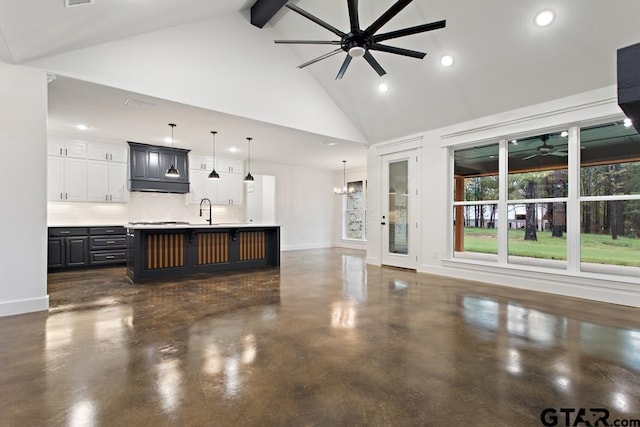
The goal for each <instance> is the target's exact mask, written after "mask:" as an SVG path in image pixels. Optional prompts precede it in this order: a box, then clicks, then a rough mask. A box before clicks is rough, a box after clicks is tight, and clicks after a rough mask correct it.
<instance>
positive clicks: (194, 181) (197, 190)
mask: <svg viewBox="0 0 640 427" xmlns="http://www.w3.org/2000/svg"><path fill="white" fill-rule="evenodd" d="M196 166H197V165H196ZM189 185H190V190H189V202H190V203H195V204H198V203H200V201H201V200H202V199H204V198H205V197H206V198H207V199H209V200H211V203H213V204H215V203H216V198H217V197H218V196H217V194H218V180H215V179H209V171H207V170H204V169H203V170H200V169H190V170H189Z"/></svg>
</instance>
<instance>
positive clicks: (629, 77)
mask: <svg viewBox="0 0 640 427" xmlns="http://www.w3.org/2000/svg"><path fill="white" fill-rule="evenodd" d="M618 105H619V106H620V108H622V111H624V113H625V114H626V115H627V117H628V118H630V119H631V121H632V123H633V127H635V128H636V130H637V131H638V132H640V43H637V44H634V45H631V46H627V47H623V48H621V49H618Z"/></svg>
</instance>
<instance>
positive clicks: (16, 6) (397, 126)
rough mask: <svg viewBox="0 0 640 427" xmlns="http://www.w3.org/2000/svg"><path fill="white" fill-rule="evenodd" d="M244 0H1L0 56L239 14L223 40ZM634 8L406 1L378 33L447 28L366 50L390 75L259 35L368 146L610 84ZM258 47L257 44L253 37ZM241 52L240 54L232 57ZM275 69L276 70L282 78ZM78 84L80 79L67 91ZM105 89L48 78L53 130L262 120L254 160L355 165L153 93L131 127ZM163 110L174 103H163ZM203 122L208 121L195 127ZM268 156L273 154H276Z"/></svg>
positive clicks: (125, 133)
mask: <svg viewBox="0 0 640 427" xmlns="http://www.w3.org/2000/svg"><path fill="white" fill-rule="evenodd" d="M394 2H395V1H394V0H361V1H360V7H359V10H360V21H361V24H362V26H363V27H364V26H367V25H368V24H369V23H371V22H372V21H373V20H374V19H375V18H376V17H377V16H379V15H380V14H382V13H383V12H384V11H385V10H386V9H387V8H388V7H389V6H390V5H392V4H393V3H394ZM252 3H253V1H251V0H226V1H224V2H222V1H218V2H212V1H210V0H183V1H180V2H176V1H173V0H95V4H94V5H91V6H80V7H76V8H74V9H64V8H63V7H62V4H63V0H56V1H51V0H30V1H28V2H26V1H24V0H0V59H2V60H4V61H5V62H13V63H25V62H26V61H33V60H37V59H38V58H40V59H41V58H47V57H52V56H54V55H58V54H60V53H61V52H73V51H76V50H78V49H83V48H89V47H91V46H94V45H97V44H99V43H106V42H109V41H118V40H124V39H127V38H130V37H132V36H135V35H136V34H143V33H148V32H152V31H157V30H162V29H164V28H167V27H175V28H178V26H181V25H186V24H188V23H189V22H195V21H202V20H207V19H212V20H215V19H220V20H223V19H225V16H228V15H229V14H238V13H239V14H240V15H242V16H243V21H242V22H246V25H237V32H238V33H237V34H230V35H229V41H228V43H233V42H234V39H235V38H236V37H237V36H238V35H239V34H245V33H247V34H248V33H253V32H255V31H256V29H255V27H252V26H251V25H250V24H249V22H248V13H247V8H248V7H250V6H251V4H252ZM295 3H296V4H297V5H298V6H299V7H302V8H303V9H305V10H307V11H309V12H311V13H313V14H315V15H316V16H318V17H320V18H321V19H323V20H325V21H326V22H328V23H330V24H332V25H333V26H335V27H337V28H339V29H342V30H346V29H347V28H348V18H347V6H346V1H341V0H336V1H331V2H328V1H326V0H297V1H295ZM547 8H548V9H552V10H554V11H555V12H556V19H555V21H554V22H553V24H552V25H551V26H549V27H546V28H538V27H536V26H535V25H534V24H533V19H534V16H535V14H536V12H538V11H540V10H542V9H547ZM638 16H640V2H639V1H637V0H615V1H602V0H570V1H567V0H530V1H526V2H522V1H514V0H485V1H482V2H480V1H466V2H452V1H447V0H414V2H413V3H412V4H410V5H409V6H408V7H407V8H406V9H405V10H403V11H402V12H400V13H399V14H398V15H397V16H396V17H395V18H394V19H393V20H392V21H391V22H390V23H389V24H387V25H386V26H385V27H383V29H382V31H391V30H395V29H398V28H402V27H407V26H413V25H418V24H422V23H426V22H431V21H436V20H440V19H446V20H447V27H446V28H445V29H442V30H437V31H433V32H428V33H424V34H418V35H413V36H408V37H404V38H400V39H396V40H390V41H388V42H387V44H390V45H395V46H399V47H404V48H408V49H415V50H420V51H424V52H427V53H428V55H427V57H426V58H425V59H424V60H418V59H413V58H405V57H399V56H396V55H392V54H386V53H381V52H380V53H379V52H375V53H374V56H375V57H376V58H377V59H378V61H379V62H380V63H381V65H382V66H383V67H384V68H385V69H386V71H387V72H388V74H387V75H386V76H385V77H384V78H382V79H380V78H379V77H378V76H377V74H376V73H375V72H374V71H373V70H372V69H371V68H370V67H369V66H368V64H366V63H365V62H364V60H362V59H355V60H354V61H353V62H352V64H351V66H350V68H349V70H348V71H347V73H346V75H345V78H344V79H342V80H338V81H336V80H334V78H335V75H336V73H337V71H338V69H339V67H340V65H341V63H342V61H343V59H344V54H339V55H336V56H333V57H331V58H329V59H326V60H324V61H321V62H319V63H316V64H313V65H311V66H309V67H307V68H305V69H302V70H298V69H296V68H295V66H296V65H297V64H301V63H303V62H306V61H307V60H309V59H312V58H314V57H316V56H319V55H322V54H324V53H326V52H328V51H330V50H332V46H308V45H305V46H288V45H269V46H268V49H269V52H271V53H270V55H272V57H274V58H275V55H274V53H276V52H280V51H286V52H288V53H289V54H290V55H292V57H293V58H294V59H295V60H296V61H297V62H296V63H292V64H290V65H289V64H288V65H289V66H290V68H291V73H306V74H307V75H309V76H312V78H313V79H315V80H316V81H317V83H318V84H319V85H320V87H321V88H323V89H324V90H325V91H326V93H327V94H328V95H329V97H330V98H331V99H333V101H334V102H335V104H336V108H338V109H340V110H341V111H342V112H343V113H344V114H345V115H346V117H347V118H348V119H349V120H350V121H351V122H352V123H353V125H354V126H355V127H356V128H357V129H358V130H359V131H360V132H361V133H362V135H364V137H365V138H366V141H367V142H368V143H375V142H380V141H385V140H390V139H397V138H402V137H404V136H407V135H411V134H414V133H418V132H421V131H425V130H429V129H434V128H440V127H443V126H447V125H451V124H455V123H459V122H463V121H467V120H472V119H475V118H478V117H482V116H487V115H491V114H496V113H500V112H503V111H508V110H511V109H515V108H519V107H523V106H527V105H531V104H535V103H540V102H544V101H548V100H551V99H556V98H560V97H564V96H568V95H572V94H576V93H580V92H584V91H588V90H592V89H596V88H601V87H605V86H609V85H613V84H615V82H616V62H615V59H616V49H618V48H620V47H623V46H627V45H630V44H634V43H637V42H640V33H639V32H638V30H637V19H638V18H637V17H638ZM259 31H260V33H259V35H260V36H261V37H264V38H265V39H266V40H268V41H270V40H273V39H321V40H323V39H326V40H332V39H335V36H333V34H332V33H330V32H328V31H327V30H325V29H323V28H321V27H319V26H318V25H316V24H314V23H313V22H311V21H308V20H307V19H305V18H304V17H302V16H300V15H298V14H296V13H293V12H292V11H289V10H287V9H283V10H282V11H280V12H279V13H278V15H276V17H275V18H274V19H273V20H272V21H271V22H270V23H269V24H268V25H267V26H266V27H265V28H264V29H262V30H259ZM194 45H195V43H194ZM158 49H162V46H159V47H158ZM260 49H261V50H263V51H264V50H265V49H266V48H265V46H260ZM276 50H277V51H276ZM79 52H82V50H80V51H79ZM206 53H207V54H209V53H210V52H206ZM445 53H446V54H451V55H453V56H454V58H455V64H454V66H453V67H451V68H443V67H442V66H441V65H440V64H439V58H440V56H441V55H443V54H445ZM203 54H205V52H203ZM251 54H252V53H251V52H237V55H251ZM262 54H264V52H262ZM261 57H262V56H261ZM262 65H263V66H268V67H270V66H271V64H266V63H263V64H262ZM254 68H255V69H254V70H253V72H255V75H256V77H258V76H260V73H261V69H260V66H256V67H254ZM245 71H246V70H245ZM292 75H293V74H292ZM286 79H287V76H284V77H283V81H286ZM381 80H384V81H385V82H386V83H388V85H389V86H390V90H389V92H387V93H386V94H381V93H379V92H377V91H376V87H377V84H378V83H379V82H380V81H381ZM277 83H278V84H279V86H278V87H279V88H280V87H282V89H279V90H283V91H284V90H286V87H287V86H286V84H281V83H282V82H277ZM76 84H77V85H79V86H78V87H77V88H76V89H74V85H76ZM78 88H82V89H81V90H80V89H78ZM93 91H95V92H93ZM105 92H108V90H105V89H104V88H95V87H91V88H88V87H87V86H86V85H83V84H81V83H77V82H76V83H74V82H73V81H67V80H65V79H62V78H59V79H57V80H56V81H54V82H53V83H52V85H51V95H52V98H51V108H52V110H51V114H52V118H51V127H52V129H54V130H55V131H59V132H66V131H69V128H68V124H69V123H72V122H75V121H77V120H79V118H78V116H77V114H79V112H85V113H89V112H90V111H92V110H94V109H95V110H96V111H98V112H99V116H100V118H99V120H102V122H100V121H98V120H96V121H95V123H96V124H95V125H92V129H93V132H94V134H95V135H97V136H98V137H103V138H115V139H123V140H126V139H134V137H135V138H137V139H140V140H142V142H153V141H155V140H156V139H157V138H159V136H164V135H165V134H166V131H167V130H168V127H167V126H166V123H168V122H169V121H175V122H176V123H178V128H176V140H179V139H184V141H185V142H186V143H188V144H195V145H194V148H197V149H200V148H204V147H205V146H206V144H207V135H208V131H209V130H210V128H211V127H212V126H214V127H217V128H219V130H220V137H219V141H220V144H221V145H222V144H232V143H237V141H238V140H242V139H243V138H244V137H245V136H252V135H248V134H246V131H248V130H251V129H256V132H258V130H257V129H260V130H261V131H264V132H266V133H265V134H266V135H269V136H268V137H263V138H262V139H263V140H267V141H265V144H264V147H265V152H264V153H259V152H258V150H259V148H258V147H259V144H260V142H259V141H260V140H259V139H258V138H257V135H258V134H257V133H256V135H254V136H256V143H255V146H256V148H255V149H256V157H258V156H263V155H264V157H265V160H267V159H268V160H272V159H271V158H268V156H272V157H278V158H279V159H282V160H283V161H286V162H297V163H298V164H306V163H309V164H315V165H317V167H323V168H324V167H326V165H328V164H332V163H335V162H336V161H337V162H338V165H337V166H336V167H334V169H338V168H340V166H341V164H340V163H339V160H341V159H342V158H343V157H344V158H346V159H347V160H350V157H349V156H351V155H352V153H357V154H355V156H356V157H359V158H360V159H362V160H361V161H364V149H363V148H361V146H360V145H358V144H347V143H345V142H344V141H341V142H342V144H341V145H338V146H335V147H326V146H323V145H322V144H321V142H322V141H323V140H325V139H331V138H326V137H323V136H321V135H318V134H313V133H308V132H302V131H295V130H292V129H290V128H283V127H279V126H274V125H269V124H266V123H261V122H258V121H255V120H252V121H251V120H250V121H246V122H245V121H242V120H241V119H240V118H238V117H232V116H229V115H228V114H222V113H213V112H211V111H198V109H194V110H190V109H189V108H188V107H186V106H183V105H175V104H173V105H172V104H171V103H162V102H161V101H160V100H157V105H158V107H157V108H156V109H155V111H154V110H151V111H146V112H145V115H144V116H142V117H143V118H141V119H140V121H139V122H138V123H131V122H132V120H131V117H132V116H131V113H130V111H128V110H127V112H124V113H123V112H118V111H117V109H115V108H111V107H108V106H106V105H100V102H99V101H98V99H99V98H100V97H102V96H104V97H105V98H109V95H108V94H105ZM99 94H101V95H99ZM123 95H124V94H122V93H120V94H119V95H118V96H120V97H122V96H123ZM148 95H149V94H148ZM114 96H115V95H114ZM82 98H85V99H82ZM66 103H68V105H67V104H66ZM93 104H97V105H93ZM118 105H119V104H118ZM120 108H122V106H121V105H120ZM173 108H175V111H174V112H171V110H172V109H173ZM160 112H162V113H163V114H160ZM156 113H157V114H156ZM74 114H75V115H74ZM192 114H193V117H202V119H201V120H198V124H200V126H199V127H196V124H195V123H193V124H192V123H190V122H189V117H191V115H192ZM87 117H88V118H87V119H86V121H92V122H94V120H93V119H92V118H91V116H89V115H87ZM178 117H180V118H181V121H182V123H184V125H183V124H182V123H180V121H179V120H178ZM253 118H254V119H255V118H256V117H253ZM206 120H211V122H213V123H214V124H215V125H212V124H210V123H207V124H206V125H204V124H202V122H204V121H206ZM194 121H195V120H194ZM142 122H144V123H142ZM65 123H66V124H65ZM218 124H219V125H218ZM65 126H67V127H66V128H65ZM163 126H164V127H165V129H162V127H163ZM103 127H104V134H100V135H98V132H99V131H98V129H102V128H103ZM158 127H160V130H158ZM237 129H242V130H241V131H238V130H237ZM267 129H268V130H267ZM163 130H164V131H165V132H163ZM192 132H193V133H192ZM203 135H204V136H203ZM201 138H202V140H201ZM318 147H319V149H318ZM338 147H339V148H338ZM335 148H338V150H339V151H338V154H336V152H335V151H331V150H328V149H335ZM316 149H318V150H316ZM343 150H344V151H343ZM336 151H337V150H336ZM276 153H277V154H279V156H275V154H276ZM252 154H253V146H252ZM288 154H290V156H288ZM325 156H326V157H325ZM353 162H354V163H356V162H357V161H356V160H353Z"/></svg>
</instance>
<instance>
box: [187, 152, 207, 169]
mask: <svg viewBox="0 0 640 427" xmlns="http://www.w3.org/2000/svg"><path fill="white" fill-rule="evenodd" d="M189 169H191V170H207V171H209V172H211V170H212V169H213V157H212V156H204V155H202V154H194V153H189Z"/></svg>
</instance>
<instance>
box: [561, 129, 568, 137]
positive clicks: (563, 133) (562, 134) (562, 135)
mask: <svg viewBox="0 0 640 427" xmlns="http://www.w3.org/2000/svg"><path fill="white" fill-rule="evenodd" d="M560 136H561V137H563V138H566V137H568V136H569V132H567V131H566V130H563V131H562V133H561V134H560Z"/></svg>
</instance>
